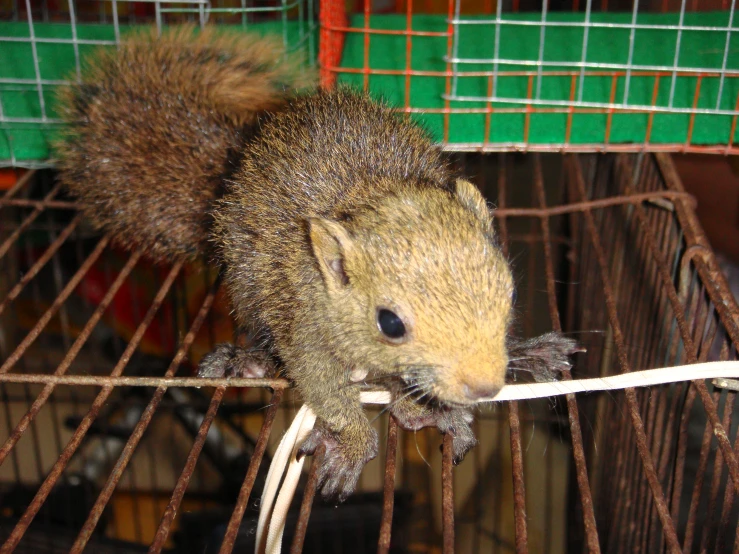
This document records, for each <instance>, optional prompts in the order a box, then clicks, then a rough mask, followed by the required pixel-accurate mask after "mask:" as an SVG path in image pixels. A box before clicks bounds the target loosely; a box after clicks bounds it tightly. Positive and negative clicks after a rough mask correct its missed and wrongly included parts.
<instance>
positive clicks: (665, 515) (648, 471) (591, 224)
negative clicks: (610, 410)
mask: <svg viewBox="0 0 739 554" xmlns="http://www.w3.org/2000/svg"><path fill="white" fill-rule="evenodd" d="M566 162H567V163H569V164H570V167H571V170H572V175H573V177H574V179H575V184H576V190H578V192H579V196H580V198H581V200H583V201H584V200H586V198H587V195H586V193H585V184H584V181H583V177H582V173H581V172H580V171H579V168H578V166H577V165H576V162H575V160H574V159H573V158H571V157H569V156H568V158H567V159H566ZM584 216H585V224H586V227H587V229H588V234H589V238H590V241H591V242H592V244H593V248H594V250H595V254H596V260H597V262H598V266H599V269H600V275H601V280H602V283H603V288H604V291H605V293H606V309H607V312H608V319H609V320H610V322H611V326H612V328H613V336H614V341H615V343H616V346H617V348H618V361H619V364H620V366H621V368H622V370H623V371H624V372H626V373H628V372H630V371H631V364H630V363H629V361H628V358H627V356H626V350H625V345H624V343H623V335H622V332H621V324H620V322H619V318H618V313H617V309H616V305H615V301H614V295H613V287H612V286H611V280H610V278H609V276H608V264H607V263H606V259H605V253H604V250H603V247H602V243H601V239H600V233H599V232H598V230H597V228H596V226H595V221H594V219H593V214H592V213H591V211H590V210H588V211H585V212H584ZM624 395H625V397H626V402H627V405H628V411H629V416H630V418H631V423H632V428H633V431H634V434H635V444H636V446H637V449H638V450H639V455H640V456H641V459H642V466H643V469H644V473H645V475H646V477H647V481H648V482H649V486H650V488H651V490H652V495H653V497H654V502H655V505H656V508H657V511H658V513H659V516H660V521H661V523H662V527H663V530H664V534H665V541H666V542H667V545H668V547H669V548H670V549H672V550H675V551H677V550H679V549H680V543H679V542H678V539H677V533H676V531H675V526H674V523H673V521H672V518H671V517H670V514H669V511H668V509H667V503H666V501H665V496H664V493H663V491H662V486H661V484H660V483H659V480H658V479H657V475H656V472H655V468H654V462H653V460H652V457H651V455H650V453H649V450H648V447H647V441H646V435H645V431H644V423H643V421H642V419H641V416H640V415H639V411H638V400H637V397H636V393H635V391H634V389H626V390H625V391H624Z"/></svg>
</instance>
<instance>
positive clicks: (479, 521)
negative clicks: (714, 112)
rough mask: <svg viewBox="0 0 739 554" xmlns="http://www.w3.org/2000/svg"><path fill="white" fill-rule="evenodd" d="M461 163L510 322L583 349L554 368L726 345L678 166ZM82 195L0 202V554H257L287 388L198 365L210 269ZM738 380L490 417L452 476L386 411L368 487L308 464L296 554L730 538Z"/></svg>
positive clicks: (520, 160)
mask: <svg viewBox="0 0 739 554" xmlns="http://www.w3.org/2000/svg"><path fill="white" fill-rule="evenodd" d="M456 162H457V163H458V164H459V169H460V170H461V171H463V172H464V173H465V174H467V175H470V176H473V177H474V180H475V183H476V184H477V185H478V186H479V187H480V188H481V189H483V190H484V191H485V193H486V195H487V197H488V198H489V199H490V200H491V201H493V202H495V204H496V206H497V209H496V224H497V233H498V237H499V238H500V241H501V244H502V246H503V248H504V249H505V251H506V253H507V254H508V255H509V256H510V258H511V259H512V260H513V261H514V272H515V275H516V282H517V288H518V300H517V304H516V314H517V317H516V325H515V328H514V329H513V330H512V332H513V333H514V334H516V335H519V336H534V335H537V334H540V333H542V332H545V331H548V330H563V331H564V332H568V333H574V336H576V337H578V339H579V340H580V342H581V343H582V344H583V345H584V346H586V347H587V353H585V354H579V355H577V356H575V359H574V361H575V366H574V368H573V370H572V375H569V374H565V375H562V378H563V379H569V378H578V377H593V376H601V375H611V374H619V373H624V372H628V371H633V370H638V369H646V368H652V367H659V366H669V365H672V364H678V363H690V362H694V361H696V360H699V361H711V360H721V359H729V360H736V359H737V358H738V356H737V344H739V325H738V322H739V309H738V308H737V305H736V303H735V301H734V300H733V298H732V297H731V296H730V294H729V292H728V291H727V289H726V285H725V283H724V282H723V278H722V277H721V274H720V272H719V270H718V267H717V265H716V261H715V259H714V257H713V254H712V253H711V251H710V249H709V248H708V246H707V244H706V242H705V238H704V237H703V234H702V232H701V230H700V227H699V226H698V225H697V223H696V220H695V217H694V214H693V213H692V208H691V202H692V201H691V198H690V197H689V196H688V195H687V194H685V193H684V192H683V191H682V189H681V187H680V184H679V180H678V179H677V178H676V176H675V173H674V169H673V167H672V164H671V163H670V160H669V158H667V157H663V156H662V155H658V156H656V157H655V156H653V155H650V154H645V155H640V156H625V155H620V156H592V157H565V158H562V157H561V156H538V155H536V156H527V157H520V156H512V155H500V156H491V155H477V154H475V155H462V156H461V157H458V158H457V159H456ZM75 208H76V206H75V204H74V203H73V202H70V201H69V200H68V199H66V198H65V197H64V196H63V194H61V191H60V190H59V188H58V186H56V185H55V183H54V179H53V175H52V174H51V173H50V172H48V170H44V171H37V172H29V173H27V174H26V177H25V178H23V179H22V180H21V181H20V182H19V184H18V185H16V186H15V187H14V188H12V189H11V190H9V191H8V192H7V193H6V194H5V195H4V196H3V197H2V198H0V210H1V211H0V263H1V264H2V265H1V266H0V269H1V271H0V544H1V545H2V546H0V552H2V553H5V552H11V551H15V552H57V551H58V552H70V551H71V552H82V551H83V550H85V549H87V551H90V552H137V551H139V550H142V551H143V550H146V549H149V548H150V547H151V550H150V551H152V552H164V551H172V552H218V551H219V550H220V551H221V552H231V551H236V552H238V551H251V548H252V547H253V540H254V539H253V529H254V525H255V523H256V515H257V513H258V501H257V499H258V498H259V495H260V492H261V487H262V483H263V479H264V476H265V472H266V469H267V466H268V464H269V462H270V456H271V454H272V453H273V452H274V449H275V447H276V443H277V441H278V440H279V438H280V436H281V434H282V431H283V429H284V428H285V426H286V425H287V423H288V422H289V421H290V419H291V418H292V417H293V416H294V414H295V413H296V409H297V407H298V406H299V399H298V398H296V397H294V396H293V394H292V391H291V390H290V389H289V388H287V387H288V384H287V383H286V382H285V381H284V380H281V379H273V380H253V379H239V380H227V379H216V380H202V379H197V378H194V377H193V376H192V375H193V370H194V367H195V366H196V365H197V362H198V360H199V359H200V358H201V357H202V355H203V354H204V353H205V352H207V351H209V350H210V349H211V348H212V347H213V345H214V344H215V343H216V342H224V341H230V340H232V337H233V327H232V324H231V321H230V315H229V312H230V309H229V306H228V302H227V299H225V298H224V297H223V295H222V293H221V292H220V287H219V284H220V283H219V280H218V277H217V275H215V274H214V273H211V272H209V271H206V270H204V269H203V268H202V267H200V266H198V265H194V266H183V265H182V264H176V265H175V266H155V265H152V264H150V263H148V262H147V261H146V260H145V259H144V258H143V257H142V256H141V255H140V254H139V253H137V252H134V253H130V252H125V251H121V250H118V249H116V248H114V247H112V246H111V244H110V237H107V236H103V237H100V236H99V235H96V234H94V233H92V232H91V231H90V230H89V228H87V227H86V225H85V222H84V221H83V220H82V218H81V216H79V215H77V213H76V211H75ZM237 338H238V337H237ZM511 378H513V379H518V378H521V375H515V374H514V375H512V377H511ZM732 387H735V385H732V383H730V382H713V381H708V382H703V381H698V382H694V383H691V384H688V383H680V384H675V385H665V386H661V387H652V388H650V389H642V390H627V391H624V392H619V393H613V394H605V393H602V394H591V395H579V396H578V397H575V396H569V397H566V398H561V399H558V400H552V401H550V400H546V399H545V400H538V401H531V402H518V403H510V404H504V405H499V406H488V407H483V408H481V409H480V410H479V411H478V413H477V414H476V422H475V433H476V436H477V437H478V439H479V441H480V444H479V445H478V446H477V447H476V448H475V449H474V450H472V451H471V452H470V453H469V454H468V456H467V458H466V459H465V461H464V462H463V463H462V464H460V465H459V466H457V467H456V468H453V467H452V463H451V451H450V450H449V449H448V448H447V449H445V451H444V453H443V454H442V453H441V452H440V450H439V447H440V445H441V443H442V439H441V437H440V436H439V434H438V432H436V431H435V430H427V431H425V432H418V433H406V432H403V431H401V430H399V429H398V428H397V426H396V425H395V424H394V422H393V421H388V419H387V417H386V415H382V416H381V417H379V418H377V415H379V411H377V410H376V411H374V412H373V413H371V414H370V418H371V419H375V418H376V421H375V425H376V426H377V429H378V432H379V436H380V444H381V448H380V454H379V456H378V458H377V459H375V460H373V461H372V462H371V463H370V465H368V466H367V467H366V469H365V470H364V472H363V474H362V478H361V481H360V486H359V490H358V492H357V493H356V494H355V495H354V496H353V497H352V498H351V499H350V501H349V502H347V503H346V504H344V505H342V506H340V507H338V508H336V507H335V506H334V505H333V504H326V503H323V502H321V501H320V500H318V499H315V500H314V494H315V481H314V475H313V474H309V475H304V476H303V480H302V481H301V486H300V489H299V494H298V496H297V498H296V500H295V502H294V504H293V506H292V507H291V510H290V515H289V517H288V532H287V534H286V538H285V548H287V547H289V546H290V545H291V544H294V545H295V550H294V551H300V550H301V548H302V549H303V551H306V552H346V551H349V550H352V551H357V552H359V551H364V552H374V551H376V550H377V548H378V545H379V547H380V550H381V551H382V552H388V551H390V550H393V551H395V550H397V551H411V550H412V551H415V552H437V551H438V550H436V549H437V548H438V545H440V544H446V547H447V551H452V550H453V549H455V550H456V551H458V552H463V553H468V552H469V553H477V552H509V551H511V550H513V549H518V550H519V551H526V550H527V549H528V551H531V552H549V553H559V552H567V551H572V552H575V551H581V550H583V549H584V548H586V549H588V550H589V551H591V552H598V551H600V550H604V551H605V550H607V551H611V552H622V551H624V550H628V551H636V552H655V551H660V550H662V549H668V550H674V549H675V548H679V549H684V550H685V551H694V550H697V549H699V548H701V549H704V550H705V551H716V552H722V551H730V550H731V548H736V544H737V542H739V538H738V537H737V535H736V529H737V521H739V502H737V498H736V496H737V495H736V487H735V484H736V483H737V481H738V480H739V463H738V462H737V451H738V446H739V434H738V433H737V429H738V428H739V410H737V400H736V391H735V389H734V388H732ZM269 389H271V391H270V390H269ZM448 439H449V438H448V437H447V439H445V440H444V441H443V442H444V443H448V442H449V441H448Z"/></svg>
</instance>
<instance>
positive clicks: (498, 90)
mask: <svg viewBox="0 0 739 554" xmlns="http://www.w3.org/2000/svg"><path fill="white" fill-rule="evenodd" d="M380 5H381V3H377V2H371V0H366V1H364V2H359V3H357V4H356V8H355V10H354V11H355V13H352V12H349V14H348V15H347V14H346V12H345V10H344V3H343V2H339V1H336V0H328V1H327V2H324V3H323V7H322V28H323V30H324V31H323V33H322V45H325V46H322V56H323V57H322V58H321V62H322V70H323V72H322V75H323V79H324V82H325V83H331V82H333V81H334V80H336V79H337V78H338V80H339V81H341V82H351V83H354V84H356V85H359V86H363V87H365V88H368V89H370V90H372V91H375V92H376V93H378V94H382V95H383V96H385V97H387V98H388V99H389V100H390V101H391V102H392V103H394V104H395V105H397V106H398V107H399V109H402V110H403V111H405V112H408V113H411V114H414V115H415V116H416V117H419V119H421V120H422V121H423V122H424V123H425V124H426V125H427V126H428V127H429V128H430V129H431V130H432V131H433V132H434V134H435V136H436V137H437V138H438V140H440V141H443V142H444V144H445V146H446V148H447V149H449V150H467V151H469V150H483V151H505V150H535V151H637V150H642V149H649V150H663V151H681V152H684V151H685V152H687V151H696V152H698V151H700V152H714V153H734V152H735V151H736V150H735V147H734V140H735V131H736V116H737V114H739V111H737V108H738V107H739V106H738V105H737V102H738V101H739V96H738V93H739V88H738V86H737V85H738V84H739V81H737V76H739V72H738V70H739V56H738V55H737V52H738V50H737V48H736V47H735V46H734V43H735V42H736V41H735V37H734V34H733V32H734V30H735V29H736V26H737V24H739V22H737V20H736V17H735V15H736V11H735V9H736V6H735V2H734V1H733V0H726V1H713V0H708V1H702V2H690V1H688V0H682V1H680V2H661V1H660V2H657V1H650V0H633V1H629V2H618V1H615V2H613V1H612V2H607V1H602V2H597V1H593V0H582V1H577V0H575V1H572V2H554V1H550V0H546V1H544V2H519V1H504V0H499V1H497V2H496V1H493V0H491V1H489V2H477V1H475V0H448V1H447V2H430V1H422V0H417V1H415V2H414V1H413V0H407V1H406V2H400V3H398V4H396V7H395V10H392V11H395V12H396V13H386V12H384V11H383V10H381V9H380V8H379V7H378V6H380ZM342 42H343V49H341V48H340V46H341V44H342Z"/></svg>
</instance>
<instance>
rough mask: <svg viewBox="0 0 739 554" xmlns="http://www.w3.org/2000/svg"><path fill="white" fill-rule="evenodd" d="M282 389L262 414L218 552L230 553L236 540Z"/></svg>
mask: <svg viewBox="0 0 739 554" xmlns="http://www.w3.org/2000/svg"><path fill="white" fill-rule="evenodd" d="M283 392H284V391H283V390H282V389H279V390H276V391H275V392H274V394H273V395H272V402H271V403H270V405H269V409H268V410H267V413H266V415H265V416H264V422H263V423H262V429H261V430H260V431H259V437H258V438H257V444H256V446H255V447H254V453H253V454H252V456H251V461H250V462H249V469H248V470H247V471H246V476H245V477H244V483H243V484H242V485H241V490H240V491H239V497H238V499H237V500H236V506H235V507H234V510H233V512H231V519H230V520H229V521H228V527H226V533H225V535H224V537H223V542H222V543H221V549H220V551H219V554H231V551H232V550H233V547H234V543H235V542H236V536H237V534H238V532H239V526H240V525H241V520H242V519H243V518H244V512H245V511H246V504H247V503H248V502H249V496H251V490H252V488H253V487H254V481H256V479H257V472H258V471H259V465H260V464H261V463H262V457H264V451H265V450H266V449H267V440H268V439H269V432H270V430H271V429H272V424H273V423H274V421H275V415H277V409H278V408H279V407H280V402H281V401H282V395H283Z"/></svg>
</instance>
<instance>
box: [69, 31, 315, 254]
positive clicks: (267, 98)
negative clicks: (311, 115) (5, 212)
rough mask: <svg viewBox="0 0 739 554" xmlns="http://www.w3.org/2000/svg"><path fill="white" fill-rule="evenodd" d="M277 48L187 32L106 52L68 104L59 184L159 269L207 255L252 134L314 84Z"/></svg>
mask: <svg viewBox="0 0 739 554" xmlns="http://www.w3.org/2000/svg"><path fill="white" fill-rule="evenodd" d="M296 62H297V60H295V59H294V58H293V60H292V61H291V60H288V61H285V60H284V50H283V47H282V45H281V43H280V42H279V41H278V40H275V39H272V38H266V37H257V36H254V35H244V34H225V33H223V32H220V31H216V30H214V29H208V28H206V29H205V30H203V31H200V32H197V31H196V30H195V28H193V27H178V28H174V29H170V30H168V31H165V32H164V34H162V36H161V37H157V35H156V32H155V31H147V32H145V33H139V34H134V35H130V36H129V37H128V38H126V39H125V40H124V41H122V42H121V44H120V47H119V48H118V49H117V50H116V49H107V50H103V51H100V52H99V53H98V54H97V55H96V56H95V57H94V58H93V59H92V60H91V61H90V63H89V67H88V68H87V69H86V70H85V72H84V76H83V79H82V83H80V84H76V85H73V86H71V87H68V88H67V89H65V90H64V91H63V92H62V94H61V97H60V101H61V106H62V112H63V116H62V117H63V119H64V120H65V122H66V124H67V126H66V128H65V131H64V133H63V137H62V139H61V140H60V141H59V143H58V144H57V154H58V157H59V169H60V178H61V180H62V181H63V182H64V183H65V185H66V186H67V187H68V188H69V190H70V191H71V193H72V194H73V195H74V196H76V197H77V199H78V200H79V202H80V204H81V205H82V210H83V211H84V212H85V213H86V215H87V216H88V218H89V219H90V221H91V222H92V223H93V224H94V225H95V226H96V227H98V228H99V229H101V230H104V231H107V232H111V233H112V235H113V237H114V239H115V240H116V241H117V242H118V243H119V244H122V245H125V246H128V247H140V248H143V249H144V250H145V251H147V253H148V254H149V255H150V256H151V257H152V258H154V259H166V260H173V259H181V258H193V257H196V256H198V255H199V254H201V253H203V252H204V251H206V246H207V243H208V238H209V235H210V214H209V211H210V208H211V204H212V202H213V200H214V199H215V198H216V197H217V196H219V194H220V190H221V187H222V183H223V179H224V178H227V177H228V175H229V174H230V173H231V172H232V171H233V169H234V167H233V164H234V160H238V154H237V152H238V149H239V148H240V145H241V143H242V140H243V138H244V134H245V133H247V132H248V128H249V125H250V124H252V123H253V122H254V121H255V119H256V117H257V116H258V115H259V114H260V113H262V112H264V111H271V110H276V109H279V108H280V106H281V105H282V104H283V103H284V102H286V100H287V98H288V97H289V95H290V94H291V92H292V91H293V90H294V89H296V88H302V87H305V86H310V85H311V84H312V76H311V74H309V73H307V72H305V71H301V70H300V69H299V64H298V63H296Z"/></svg>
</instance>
